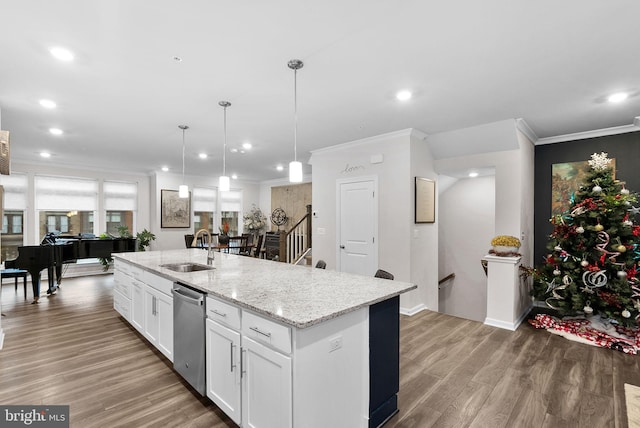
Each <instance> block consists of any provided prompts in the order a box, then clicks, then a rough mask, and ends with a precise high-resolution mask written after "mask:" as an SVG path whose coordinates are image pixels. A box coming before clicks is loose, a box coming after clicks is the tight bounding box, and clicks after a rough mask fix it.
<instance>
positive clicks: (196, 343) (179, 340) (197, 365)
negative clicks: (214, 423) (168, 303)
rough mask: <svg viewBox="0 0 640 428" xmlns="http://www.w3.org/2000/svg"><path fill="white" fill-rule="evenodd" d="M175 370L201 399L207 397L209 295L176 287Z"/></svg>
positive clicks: (174, 286) (181, 286)
mask: <svg viewBox="0 0 640 428" xmlns="http://www.w3.org/2000/svg"><path fill="white" fill-rule="evenodd" d="M172 292H173V368H174V370H175V371H177V372H178V373H179V374H180V375H181V376H182V377H183V378H184V379H185V380H186V381H187V382H189V384H191V386H192V387H193V388H194V389H195V390H196V391H198V392H199V393H200V394H201V395H203V396H204V395H205V393H206V373H205V317H206V312H205V305H204V297H205V294H204V293H202V292H200V291H197V290H194V289H193V288H190V287H187V286H186V285H184V284H180V283H179V282H175V283H174V284H173V290H172Z"/></svg>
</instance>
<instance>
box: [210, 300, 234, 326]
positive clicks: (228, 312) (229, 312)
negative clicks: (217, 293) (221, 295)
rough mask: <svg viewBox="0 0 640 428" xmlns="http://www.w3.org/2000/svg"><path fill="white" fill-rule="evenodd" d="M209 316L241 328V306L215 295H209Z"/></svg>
mask: <svg viewBox="0 0 640 428" xmlns="http://www.w3.org/2000/svg"><path fill="white" fill-rule="evenodd" d="M207 318H210V319H212V320H215V321H218V322H219V323H222V324H226V325H228V326H229V327H231V328H233V329H236V330H240V308H238V307H237V306H234V305H231V304H229V303H226V302H223V301H221V300H218V299H216V298H214V297H207Z"/></svg>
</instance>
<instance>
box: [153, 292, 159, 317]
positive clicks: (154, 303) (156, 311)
mask: <svg viewBox="0 0 640 428" xmlns="http://www.w3.org/2000/svg"><path fill="white" fill-rule="evenodd" d="M157 314H158V300H157V299H156V296H153V315H157Z"/></svg>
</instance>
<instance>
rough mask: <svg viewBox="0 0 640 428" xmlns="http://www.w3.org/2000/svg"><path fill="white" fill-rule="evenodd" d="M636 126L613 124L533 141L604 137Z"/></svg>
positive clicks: (549, 141) (562, 140)
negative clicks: (608, 126)
mask: <svg viewBox="0 0 640 428" xmlns="http://www.w3.org/2000/svg"><path fill="white" fill-rule="evenodd" d="M637 131H638V127H637V126H634V125H622V126H613V127H611V128H603V129H594V130H592V131H584V132H576V133H573V134H564V135H556V136H555V137H546V138H540V139H538V141H536V142H535V145H536V146H539V145H543V144H554V143H564V142H566V141H574V140H586V139H587V138H596V137H605V136H607V135H617V134H626V133H628V132H637Z"/></svg>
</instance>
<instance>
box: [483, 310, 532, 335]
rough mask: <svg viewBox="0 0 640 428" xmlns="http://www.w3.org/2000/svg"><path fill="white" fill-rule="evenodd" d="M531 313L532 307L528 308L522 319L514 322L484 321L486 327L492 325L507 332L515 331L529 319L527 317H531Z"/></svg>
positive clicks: (488, 319) (489, 319)
mask: <svg viewBox="0 0 640 428" xmlns="http://www.w3.org/2000/svg"><path fill="white" fill-rule="evenodd" d="M530 311H531V306H529V307H528V308H527V310H526V311H524V312H523V313H522V315H520V317H519V318H518V319H517V320H515V321H514V322H508V321H502V320H495V319H492V318H485V319H484V323H485V324H486V325H490V326H493V327H499V328H504V329H506V330H511V331H515V330H516V329H517V328H518V327H519V326H520V324H522V321H524V319H525V318H526V317H527V315H529V312H530Z"/></svg>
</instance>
